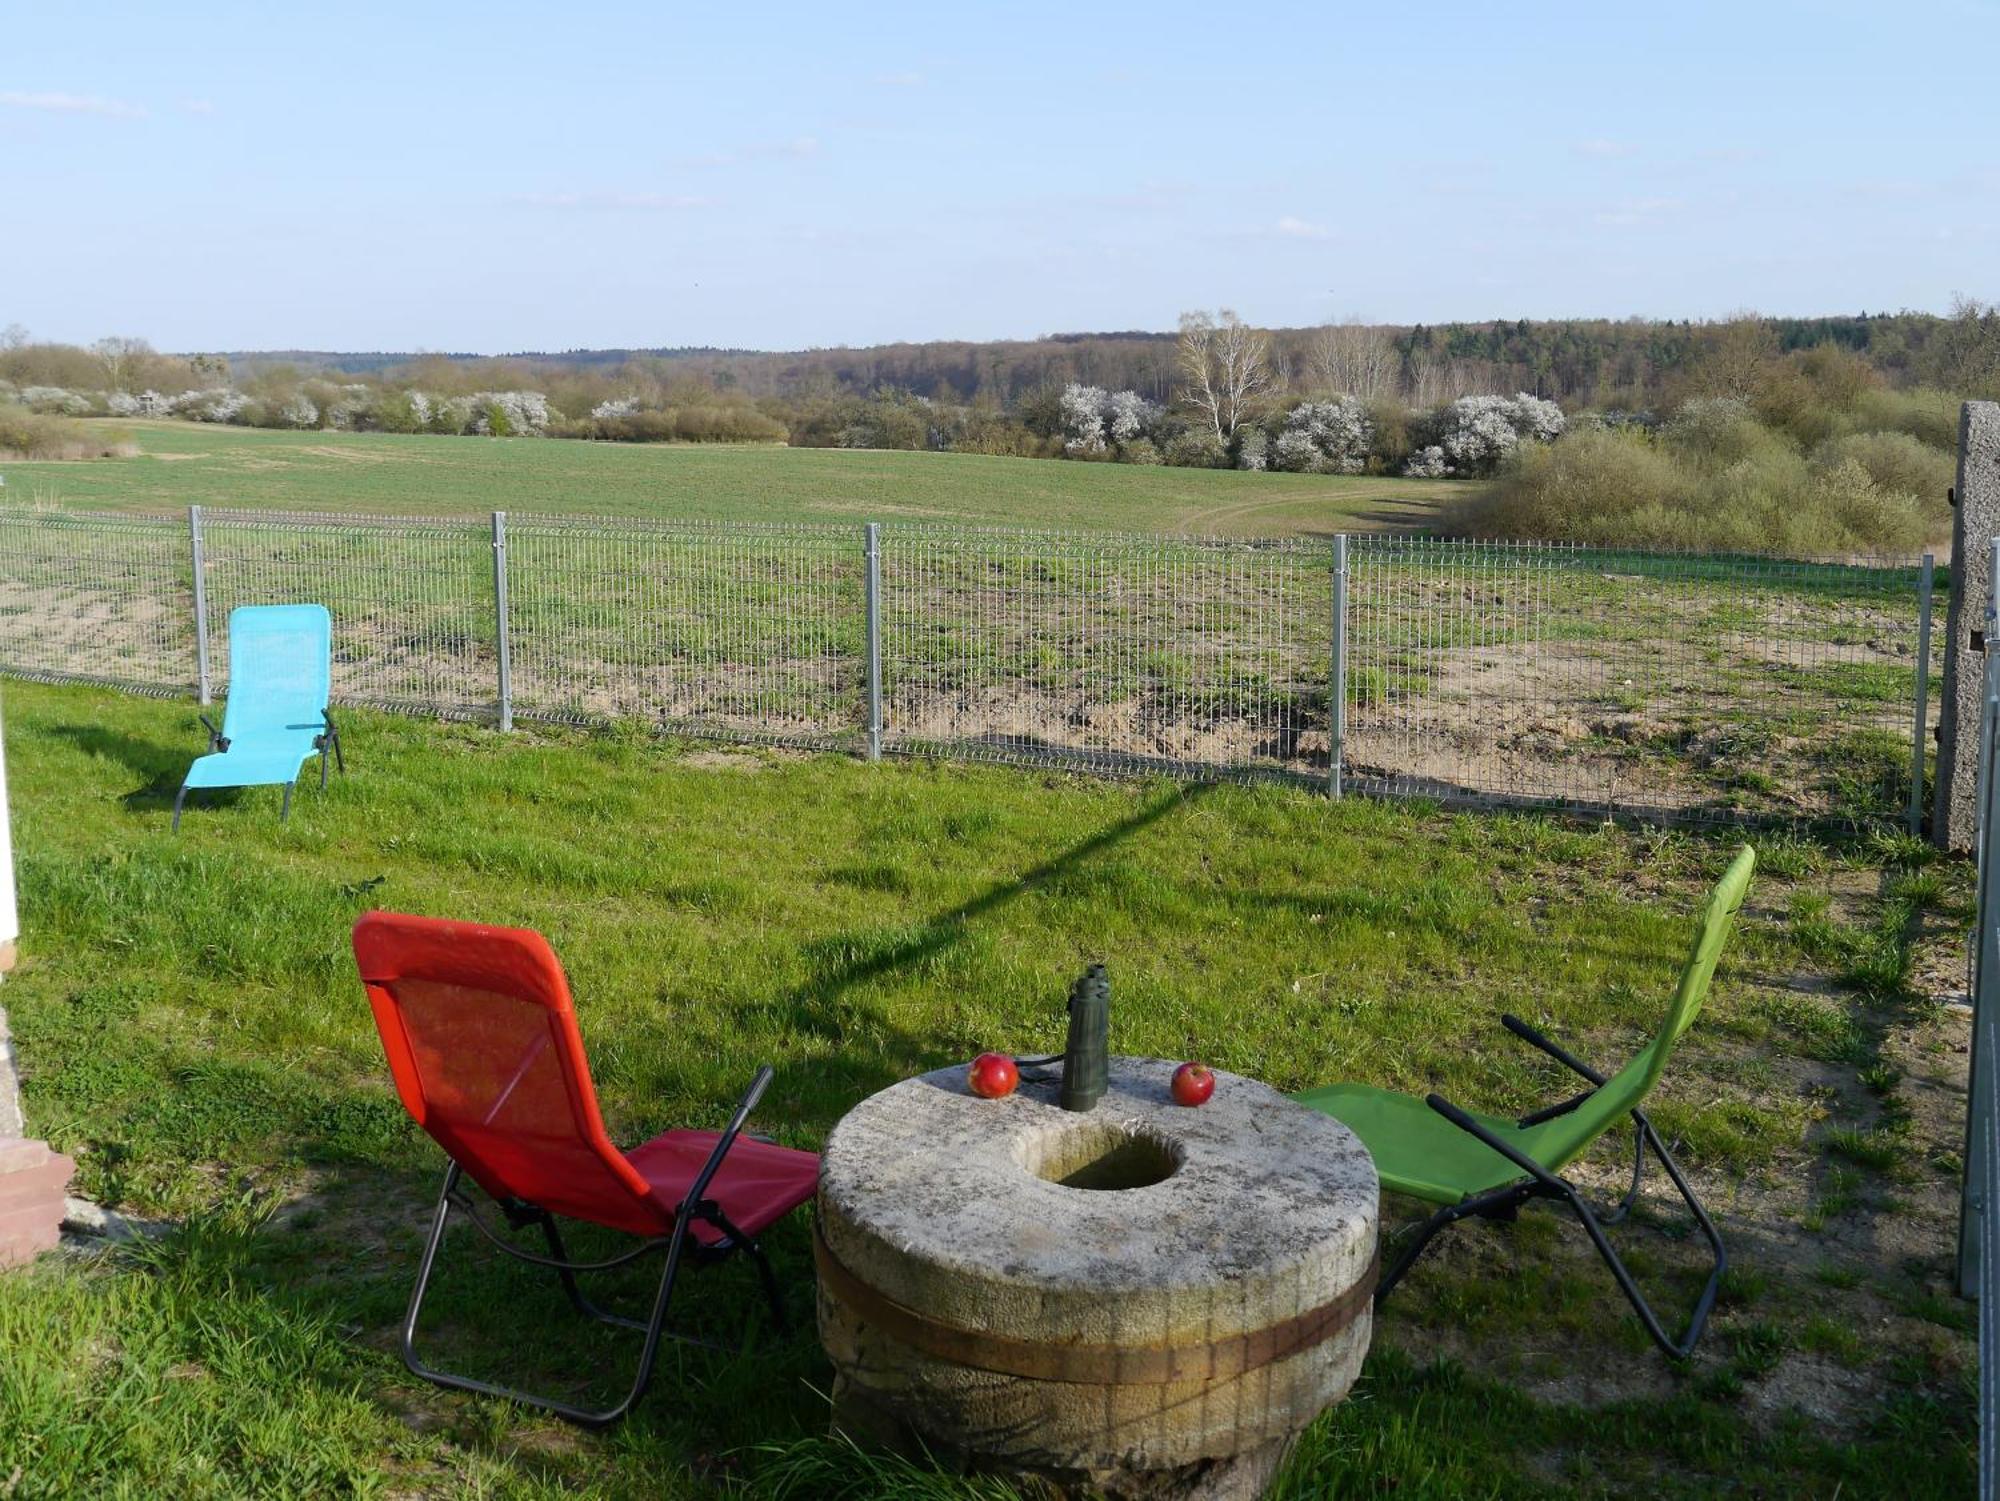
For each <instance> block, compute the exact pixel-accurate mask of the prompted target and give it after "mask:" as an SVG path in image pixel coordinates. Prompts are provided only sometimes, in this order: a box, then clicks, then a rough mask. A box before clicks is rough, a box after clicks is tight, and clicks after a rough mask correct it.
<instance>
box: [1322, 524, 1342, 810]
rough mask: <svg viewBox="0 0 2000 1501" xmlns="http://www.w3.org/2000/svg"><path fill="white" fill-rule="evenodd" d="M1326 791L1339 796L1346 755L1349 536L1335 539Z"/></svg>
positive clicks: (1327, 688) (1327, 690)
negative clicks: (1342, 764)
mask: <svg viewBox="0 0 2000 1501" xmlns="http://www.w3.org/2000/svg"><path fill="white" fill-rule="evenodd" d="M1326 701H1327V758H1326V792H1327V796H1328V797H1339V796H1340V775H1341V762H1342V760H1343V759H1344V758H1345V756H1346V753H1347V533H1345V532H1341V533H1339V534H1338V535H1337V536H1335V537H1334V539H1333V660H1332V661H1331V662H1329V663H1328V664H1327V677H1326Z"/></svg>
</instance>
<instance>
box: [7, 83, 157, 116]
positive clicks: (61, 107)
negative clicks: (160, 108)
mask: <svg viewBox="0 0 2000 1501" xmlns="http://www.w3.org/2000/svg"><path fill="white" fill-rule="evenodd" d="M0 104H4V105H6V106H8V107H9V108H11V109H38V110H43V111H45V112H47V113H49V114H56V115H102V116H103V117H105V118H106V119H109V120H142V119H144V118H145V116H146V112H145V110H143V109H141V108H140V107H139V106H138V105H136V104H127V103H126V102H125V101H124V100H123V99H106V98H104V97H103V96H102V95H100V94H62V93H43V94H27V93H20V92H18V91H15V90H11V89H10V90H0Z"/></svg>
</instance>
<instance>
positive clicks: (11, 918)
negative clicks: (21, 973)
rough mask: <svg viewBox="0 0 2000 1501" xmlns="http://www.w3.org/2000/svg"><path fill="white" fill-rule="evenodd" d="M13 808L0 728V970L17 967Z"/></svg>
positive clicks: (3, 739)
mask: <svg viewBox="0 0 2000 1501" xmlns="http://www.w3.org/2000/svg"><path fill="white" fill-rule="evenodd" d="M13 822H14V819H13V811H12V809H11V808H10V807H9V805H8V802H7V749H6V735H5V734H4V732H0V971H4V970H9V969H12V968H13V967H14V940H15V939H17V938H19V937H20V936H21V919H20V915H19V913H18V912H16V910H15V907H14V834H13Z"/></svg>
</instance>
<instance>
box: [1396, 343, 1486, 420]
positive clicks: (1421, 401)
mask: <svg viewBox="0 0 2000 1501" xmlns="http://www.w3.org/2000/svg"><path fill="white" fill-rule="evenodd" d="M1471 384H1472V383H1471V382H1470V381H1469V380H1468V378H1467V375H1466V372H1465V371H1464V370H1462V369H1460V368H1459V364H1458V361H1456V360H1454V359H1453V358H1452V357H1451V356H1450V355H1448V354H1440V353H1439V352H1438V351H1437V350H1435V349H1414V350H1412V351H1411V352H1410V373H1409V388H1410V400H1411V402H1412V404H1414V405H1416V406H1420V407H1434V406H1442V405H1443V404H1444V403H1445V402H1447V401H1451V400H1454V399H1455V398H1457V397H1460V396H1463V395H1465V394H1466V391H1467V390H1468V388H1469V387H1470V385H1471Z"/></svg>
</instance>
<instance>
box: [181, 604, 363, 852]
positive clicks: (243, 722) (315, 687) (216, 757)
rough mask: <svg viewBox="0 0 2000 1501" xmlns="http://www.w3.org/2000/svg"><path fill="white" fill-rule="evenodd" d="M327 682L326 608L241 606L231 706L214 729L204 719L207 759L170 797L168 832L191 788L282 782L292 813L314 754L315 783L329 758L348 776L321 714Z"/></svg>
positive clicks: (233, 630)
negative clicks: (301, 779) (171, 815)
mask: <svg viewBox="0 0 2000 1501" xmlns="http://www.w3.org/2000/svg"><path fill="white" fill-rule="evenodd" d="M332 681H333V618H332V617H331V616H330V615H328V614H327V613H326V606H324V605H239V606H238V607H237V608H235V609H233V610H231V611H230V612H229V708H228V711H227V712H226V713H225V714H224V715H223V716H222V728H221V729H219V730H218V729H217V728H216V727H215V725H214V724H213V723H212V722H211V721H210V720H209V717H208V716H207V715H206V714H204V715H202V716H201V722H202V723H203V724H204V725H206V726H207V728H208V741H209V751H210V754H208V755H206V756H203V757H201V758H200V759H199V760H197V761H196V762H195V763H194V765H192V766H190V767H189V768H188V774H187V777H186V779H185V780H184V781H182V783H181V790H180V792H179V793H178V794H177V795H176V796H175V798H174V829H175V831H176V832H178V831H179V829H180V826H181V805H182V804H183V803H185V802H186V801H187V795H188V792H189V791H190V790H191V789H193V788H196V787H269V786H274V785H277V784H280V783H282V784H283V786H284V789H285V804H284V809H283V811H282V812H281V813H280V814H279V815H278V816H279V817H280V818H289V817H290V816H291V812H292V788H293V787H295V786H297V785H298V780H299V768H300V767H301V766H303V765H304V764H305V763H306V762H307V761H310V760H311V759H312V758H313V757H314V756H318V757H319V785H320V787H321V789H322V790H324V789H325V787H326V758H327V753H328V752H329V751H331V752H332V753H333V759H334V762H335V764H336V765H338V766H339V767H340V770H341V773H342V774H343V775H345V774H346V771H347V761H346V758H345V757H343V756H342V755H341V752H340V733H339V731H337V730H335V729H334V727H333V717H332V715H330V714H329V713H328V712H327V703H326V700H327V695H328V694H329V693H330V692H331V691H332Z"/></svg>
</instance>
